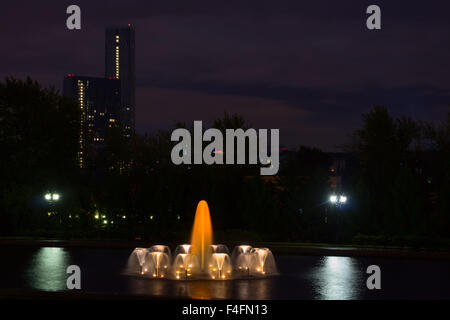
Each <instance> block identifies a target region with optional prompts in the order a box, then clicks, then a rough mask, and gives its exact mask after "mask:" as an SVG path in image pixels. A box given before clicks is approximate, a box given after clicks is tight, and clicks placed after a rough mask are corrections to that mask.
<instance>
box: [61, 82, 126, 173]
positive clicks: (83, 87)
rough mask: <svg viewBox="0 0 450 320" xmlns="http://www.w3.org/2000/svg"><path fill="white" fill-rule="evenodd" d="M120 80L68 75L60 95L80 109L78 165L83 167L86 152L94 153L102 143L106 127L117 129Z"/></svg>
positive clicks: (120, 105)
mask: <svg viewBox="0 0 450 320" xmlns="http://www.w3.org/2000/svg"><path fill="white" fill-rule="evenodd" d="M120 90H121V88H120V80H117V79H106V78H96V77H85V76H75V75H74V74H68V75H67V76H66V77H65V78H64V86H63V95H64V96H66V97H69V98H71V99H72V100H74V101H76V102H77V104H78V106H79V108H80V135H79V152H78V164H79V166H80V168H83V167H84V166H85V158H86V157H85V155H86V152H88V150H89V151H94V152H95V149H96V148H98V147H99V146H101V145H102V144H103V142H104V140H105V132H106V129H107V128H108V127H110V128H111V127H116V126H120V122H119V116H120V113H121V107H122V101H121V92H120Z"/></svg>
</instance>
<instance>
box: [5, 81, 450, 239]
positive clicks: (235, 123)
mask: <svg viewBox="0 0 450 320" xmlns="http://www.w3.org/2000/svg"><path fill="white" fill-rule="evenodd" d="M79 116H80V115H79V112H78V109H77V106H76V105H75V103H73V102H72V101H69V100H66V99H64V98H62V97H61V96H60V95H59V94H58V93H57V92H56V91H55V90H54V89H52V88H50V89H43V88H41V87H40V86H39V84H38V83H36V82H33V81H32V80H30V79H27V80H26V81H19V80H14V79H6V81H5V82H3V83H0V146H1V163H0V177H1V182H0V235H8V236H11V235H19V236H23V235H30V236H44V237H66V238H69V237H77V238H121V239H136V238H137V239H143V240H144V239H145V240H152V241H158V242H160V241H161V242H162V241H187V240H188V239H189V233H190V230H191V226H192V222H193V217H194V212H195V208H196V205H197V203H198V201H200V200H202V199H204V200H207V201H208V203H209V206H210V209H211V214H212V219H213V225H214V230H215V236H216V239H218V240H220V241H233V240H236V241H240V240H245V241H258V240H260V241H313V242H320V241H334V240H335V238H334V237H332V236H331V234H333V232H335V230H333V228H334V227H333V226H334V225H333V223H334V222H335V221H333V219H335V218H336V217H337V216H338V215H339V217H340V219H342V221H340V226H339V228H341V230H340V234H341V235H342V237H341V239H340V240H341V241H345V242H352V241H355V240H361V239H362V240H366V241H368V242H373V241H376V240H377V239H380V238H381V239H384V238H386V237H391V238H392V237H426V238H428V239H430V238H433V239H434V238H436V237H440V238H448V230H449V227H450V226H449V214H448V213H449V209H450V208H449V198H450V197H449V195H450V184H449V181H450V177H449V174H450V168H449V166H450V142H449V141H450V116H449V119H447V121H446V122H445V123H443V124H442V125H439V126H433V125H431V124H427V123H418V122H416V121H412V120H411V119H408V118H400V119H394V118H392V117H391V116H390V115H389V114H388V112H387V109H385V108H382V107H377V108H374V109H373V110H372V111H371V112H369V113H368V114H365V115H364V116H363V120H364V121H363V127H362V128H361V129H360V130H357V131H356V132H355V133H354V135H353V139H352V143H351V145H349V146H348V150H347V152H348V153H349V154H350V155H351V156H353V157H354V158H355V159H357V161H356V163H357V165H355V166H353V167H352V168H350V169H349V170H348V171H349V172H346V175H347V178H346V184H345V189H346V193H348V194H349V196H350V198H351V199H352V200H351V202H350V203H351V204H349V205H348V206H347V207H346V208H343V209H342V210H339V211H338V212H334V211H332V210H330V205H329V203H328V202H327V200H328V196H329V194H330V192H332V190H331V189H330V183H329V178H330V166H331V164H332V161H333V159H332V157H331V155H330V154H326V153H324V152H322V151H320V150H318V149H314V148H307V147H299V148H298V149H297V150H294V151H291V152H287V153H286V154H284V155H283V156H282V159H281V166H280V171H279V174H278V175H277V176H267V177H262V176H260V175H259V167H258V166H254V165H253V166H251V165H234V166H227V165H211V166H208V165H191V166H188V165H181V166H176V165H174V164H172V162H171V159H170V153H171V149H172V147H173V145H174V143H172V142H171V141H170V132H169V131H167V132H166V131H160V132H157V133H154V134H145V135H138V134H135V135H134V136H132V137H131V139H124V137H123V135H122V134H121V132H120V128H112V129H110V130H108V132H107V134H106V137H105V144H104V147H103V148H101V149H96V150H95V152H94V151H93V150H90V151H89V150H88V151H87V153H88V154H87V159H86V164H87V165H86V167H85V168H83V169H79V168H78V167H77V162H76V155H77V151H78V132H79V127H78V123H79ZM175 127H186V125H185V124H183V123H177V124H176V125H175ZM213 127H215V128H217V129H219V130H222V131H224V130H225V129H227V128H234V129H236V128H247V127H249V124H247V123H246V122H245V120H244V119H243V118H242V117H240V116H238V115H228V114H225V115H224V117H223V118H221V119H217V120H216V121H215V122H214V124H213ZM54 191H57V192H59V193H60V194H61V199H60V201H58V202H57V203H56V202H55V203H53V204H49V203H48V202H47V201H45V199H44V198H43V195H44V194H45V193H46V192H54ZM377 237H378V238H377ZM383 237H384V238H383Z"/></svg>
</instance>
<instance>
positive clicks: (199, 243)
mask: <svg viewBox="0 0 450 320" xmlns="http://www.w3.org/2000/svg"><path fill="white" fill-rule="evenodd" d="M211 244H212V225H211V216H210V214H209V208H208V204H207V203H206V201H205V200H202V201H200V202H199V203H198V205H197V210H196V211H195V218H194V227H193V228H192V235H191V246H192V253H193V254H195V255H197V256H198V257H199V260H200V261H199V262H200V269H201V270H202V271H205V270H206V266H208V263H209V259H210V257H211Z"/></svg>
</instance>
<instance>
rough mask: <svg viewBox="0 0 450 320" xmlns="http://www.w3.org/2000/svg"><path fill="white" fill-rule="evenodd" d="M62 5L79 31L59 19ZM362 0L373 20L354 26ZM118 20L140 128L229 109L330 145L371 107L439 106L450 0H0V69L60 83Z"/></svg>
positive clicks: (94, 56)
mask: <svg viewBox="0 0 450 320" xmlns="http://www.w3.org/2000/svg"><path fill="white" fill-rule="evenodd" d="M394 2H395V3H394ZM70 4H77V5H79V6H80V7H81V12H82V29H81V30H79V31H71V30H68V29H67V28H66V25H65V21H66V18H67V15H66V13H65V12H66V8H67V6H68V5H70ZM370 4H377V5H379V6H380V7H381V10H382V30H378V31H370V30H368V29H367V28H366V18H367V15H366V13H365V12H366V8H367V6H368V5H370ZM128 23H131V24H132V25H134V26H135V28H136V86H137V87H136V97H137V111H136V126H137V130H138V132H140V133H144V132H153V131H155V130H157V129H168V128H171V127H172V125H173V124H174V123H175V121H185V122H187V123H190V122H191V121H193V120H203V121H204V122H206V124H210V123H211V121H212V120H213V119H215V118H218V117H221V116H222V115H223V112H224V110H227V111H228V112H238V113H240V114H242V115H243V116H244V117H245V118H246V120H248V122H249V123H250V124H251V125H252V126H253V127H255V128H279V129H280V139H281V143H283V144H284V145H286V146H288V147H290V148H292V147H297V146H298V145H300V144H303V145H308V146H317V147H320V148H322V149H323V150H325V151H334V150H336V146H337V145H340V144H343V143H345V142H346V141H347V137H348V134H349V133H350V132H351V131H352V130H354V129H356V128H358V127H359V126H360V125H361V114H362V113H364V112H367V111H368V110H369V109H370V108H371V107H373V106H374V105H377V104H380V105H385V106H386V107H388V108H389V110H390V112H391V113H392V114H393V115H395V116H399V115H408V116H411V117H412V118H414V119H420V120H432V121H439V120H441V119H442V118H443V117H444V116H445V115H446V114H447V113H448V111H449V107H448V104H450V74H449V71H450V2H449V1H389V2H388V1H370V2H369V1H361V0H359V1H335V0H334V1H332V0H329V1H325V0H315V1H300V0H295V1H275V0H271V1H266V0H258V1H254V0H239V1H231V0H228V1H219V0H208V1H191V0H164V1H163V0H159V1H149V0H145V1H130V0H129V1H117V0H115V1H112V0H107V1H97V0H96V1H92V0H90V1H20V0H19V1H2V3H1V4H0V39H1V42H2V43H1V45H0V77H1V78H4V77H5V76H14V77H18V78H24V77H25V76H27V75H30V76H31V77H32V78H34V79H36V80H38V81H40V82H42V84H43V85H45V86H48V85H54V86H55V87H57V88H58V89H62V80H63V77H64V75H65V74H67V73H74V74H75V75H90V76H103V75H104V31H105V28H106V27H107V26H110V25H122V24H123V25H126V24H128Z"/></svg>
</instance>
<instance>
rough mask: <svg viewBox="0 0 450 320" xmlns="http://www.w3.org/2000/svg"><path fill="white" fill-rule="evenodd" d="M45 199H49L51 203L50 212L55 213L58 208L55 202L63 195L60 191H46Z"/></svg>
mask: <svg viewBox="0 0 450 320" xmlns="http://www.w3.org/2000/svg"><path fill="white" fill-rule="evenodd" d="M44 198H45V200H47V202H48V203H49V205H50V214H55V213H56V210H55V203H56V202H57V201H59V199H60V198H61V196H60V195H59V193H46V194H45V195H44ZM59 223H60V224H61V223H62V221H61V216H60V217H59Z"/></svg>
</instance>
